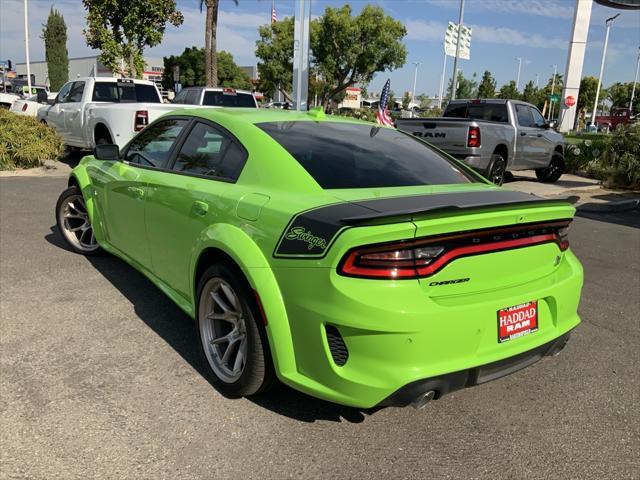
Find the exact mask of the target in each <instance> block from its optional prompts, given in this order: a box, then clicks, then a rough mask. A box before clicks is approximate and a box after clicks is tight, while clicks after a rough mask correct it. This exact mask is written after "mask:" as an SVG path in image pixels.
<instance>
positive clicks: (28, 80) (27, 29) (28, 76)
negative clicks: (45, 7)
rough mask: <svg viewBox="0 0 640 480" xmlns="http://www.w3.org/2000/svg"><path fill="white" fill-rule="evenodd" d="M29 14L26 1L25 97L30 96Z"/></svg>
mask: <svg viewBox="0 0 640 480" xmlns="http://www.w3.org/2000/svg"><path fill="white" fill-rule="evenodd" d="M28 17H29V13H28V7H27V0H24V49H25V59H26V61H27V86H28V88H29V93H28V94H27V96H31V65H30V64H29V20H28Z"/></svg>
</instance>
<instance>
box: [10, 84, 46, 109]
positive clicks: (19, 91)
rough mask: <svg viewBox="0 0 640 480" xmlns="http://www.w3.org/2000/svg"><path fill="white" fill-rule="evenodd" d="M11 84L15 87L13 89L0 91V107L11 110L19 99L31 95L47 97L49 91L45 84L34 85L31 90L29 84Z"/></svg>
mask: <svg viewBox="0 0 640 480" xmlns="http://www.w3.org/2000/svg"><path fill="white" fill-rule="evenodd" d="M11 86H12V87H13V91H11V92H0V108H6V109H9V110H11V109H12V108H11V107H12V106H13V104H14V103H15V102H17V101H18V100H25V99H28V98H31V97H37V98H41V99H42V98H45V99H46V96H47V94H48V93H49V89H48V88H47V87H46V86H44V85H32V86H31V91H29V87H28V86H27V85H24V86H22V85H13V84H12V85H11ZM45 103H46V102H45ZM20 107H21V108H22V103H21V104H20ZM13 111H15V110H13ZM20 111H22V110H20Z"/></svg>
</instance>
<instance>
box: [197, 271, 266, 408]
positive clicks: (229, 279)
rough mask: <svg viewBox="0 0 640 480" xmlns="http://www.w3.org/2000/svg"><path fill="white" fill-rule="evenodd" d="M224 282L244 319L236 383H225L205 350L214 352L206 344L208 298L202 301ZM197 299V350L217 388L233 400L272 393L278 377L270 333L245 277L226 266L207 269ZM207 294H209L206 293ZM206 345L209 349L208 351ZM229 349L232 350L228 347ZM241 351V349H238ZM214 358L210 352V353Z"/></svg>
mask: <svg viewBox="0 0 640 480" xmlns="http://www.w3.org/2000/svg"><path fill="white" fill-rule="evenodd" d="M220 280H222V281H224V282H226V283H227V284H228V285H229V286H231V288H232V289H233V292H234V293H235V294H236V296H237V298H238V300H239V302H240V307H241V311H242V316H243V317H244V326H245V332H246V333H245V335H246V337H245V338H246V341H247V344H246V357H245V363H244V367H243V370H242V373H241V374H240V376H239V378H237V380H234V381H225V379H223V378H221V377H220V376H219V375H218V374H217V373H216V372H215V370H214V368H213V366H212V363H211V362H210V360H209V358H208V356H207V353H205V348H208V349H210V348H213V347H211V346H210V345H208V342H207V340H205V336H206V333H204V328H205V327H204V326H203V325H204V322H211V320H207V319H205V318H204V317H205V315H206V314H207V312H206V311H205V308H206V301H207V300H206V298H205V299H203V292H204V291H205V287H207V288H209V285H211V284H212V282H216V281H220ZM197 292H198V296H197V302H196V322H195V324H196V331H197V333H198V349H199V351H200V355H201V357H202V360H203V362H204V364H205V369H206V372H207V376H208V378H209V379H210V380H211V382H212V383H213V384H214V385H215V386H216V388H217V389H218V390H219V391H220V392H221V393H222V394H223V395H225V396H227V397H230V398H239V397H247V396H251V395H257V394H260V393H263V392H265V391H267V390H268V389H270V388H271V387H272V386H273V385H274V384H275V383H276V375H275V371H274V368H273V361H272V357H271V350H270V349H269V341H268V339H267V332H266V330H265V326H264V324H263V320H262V313H261V311H260V308H259V307H258V305H257V301H256V299H255V296H254V293H253V291H252V290H251V288H250V286H249V284H248V283H247V280H246V279H245V277H244V275H242V273H241V272H240V271H239V270H238V269H237V268H235V266H233V267H232V266H229V265H226V264H222V263H221V264H214V265H212V266H210V267H209V268H207V269H206V270H205V272H204V273H203V274H202V277H201V278H200V280H199V282H198V290H197ZM205 294H208V292H207V293H205ZM205 344H207V347H205ZM227 348H229V347H227ZM238 348H240V347H238ZM209 352H210V353H209V355H211V350H209Z"/></svg>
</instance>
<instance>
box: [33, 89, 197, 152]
mask: <svg viewBox="0 0 640 480" xmlns="http://www.w3.org/2000/svg"><path fill="white" fill-rule="evenodd" d="M181 108H194V106H188V105H184V106H181ZM172 110H176V106H175V105H171V104H163V103H162V97H161V95H160V92H159V91H158V88H157V87H156V85H155V83H153V82H150V81H146V80H133V79H128V78H125V79H122V78H111V77H85V78H77V79H75V80H72V81H70V82H68V83H66V84H65V85H64V86H63V87H62V88H61V89H60V92H58V95H57V97H56V99H55V101H54V102H53V105H51V106H50V107H48V108H43V109H40V110H39V111H38V119H39V120H40V121H42V122H44V123H46V124H47V125H50V126H51V127H53V128H54V129H55V130H56V131H57V132H58V134H59V135H60V136H61V137H62V140H63V141H64V143H65V144H66V145H69V146H71V147H76V148H80V149H92V148H94V147H95V146H96V145H98V144H111V143H115V144H117V145H119V146H120V147H124V146H125V145H126V144H127V142H129V140H131V138H132V137H133V135H134V134H135V133H136V132H138V131H140V130H142V129H144V127H146V126H147V125H148V124H149V122H150V121H153V120H155V119H156V118H158V117H160V116H161V115H163V114H164V113H166V112H170V111H172Z"/></svg>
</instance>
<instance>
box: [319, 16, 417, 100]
mask: <svg viewBox="0 0 640 480" xmlns="http://www.w3.org/2000/svg"><path fill="white" fill-rule="evenodd" d="M311 33H312V35H311V50H312V52H313V59H314V62H315V64H316V65H317V67H318V69H319V71H320V73H321V75H322V76H323V78H324V79H325V80H326V81H327V82H328V83H329V84H331V86H332V88H331V90H330V91H329V92H328V93H327V94H326V95H325V96H324V98H323V105H324V107H325V108H326V107H327V105H328V104H329V102H330V101H331V99H332V98H333V97H335V96H336V95H337V94H338V93H340V92H343V91H344V90H346V89H347V88H348V87H351V86H353V85H355V84H356V83H369V82H370V81H371V80H372V79H373V75H374V74H375V73H376V72H382V71H386V70H394V69H396V68H399V67H402V66H403V65H404V63H405V61H406V58H407V48H406V47H405V45H404V44H403V43H402V39H403V38H404V37H405V35H406V34H407V30H406V28H405V27H404V25H403V24H402V22H400V21H398V20H395V19H394V18H392V17H390V16H388V15H385V13H384V10H383V9H382V8H381V7H377V6H372V5H367V6H365V7H364V8H363V9H362V10H361V11H360V13H359V14H358V15H356V16H352V15H351V6H350V5H344V6H343V7H340V8H332V7H327V8H325V11H324V14H323V15H322V16H321V17H320V18H318V19H317V20H315V21H314V22H312V25H311Z"/></svg>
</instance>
